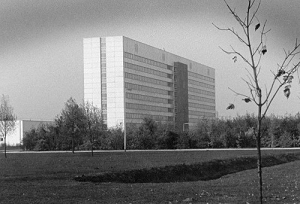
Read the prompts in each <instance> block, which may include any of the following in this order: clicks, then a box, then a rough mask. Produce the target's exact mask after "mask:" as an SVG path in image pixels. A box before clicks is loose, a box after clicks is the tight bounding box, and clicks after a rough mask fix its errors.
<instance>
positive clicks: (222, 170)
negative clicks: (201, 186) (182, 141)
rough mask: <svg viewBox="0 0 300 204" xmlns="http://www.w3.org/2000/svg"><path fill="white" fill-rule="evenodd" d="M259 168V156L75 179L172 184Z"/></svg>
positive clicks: (289, 157) (281, 158) (286, 157)
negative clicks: (257, 157)
mask: <svg viewBox="0 0 300 204" xmlns="http://www.w3.org/2000/svg"><path fill="white" fill-rule="evenodd" d="M296 160H300V154H281V155H266V156H263V158H262V165H263V167H269V166H274V165H279V164H283V163H287V162H292V161H296ZM256 167H257V159H256V157H238V158H232V159H226V160H212V161H208V162H202V163H196V164H188V165H187V164H180V165H174V166H165V167H155V168H151V169H136V170H128V171H123V172H111V173H103V174H98V175H88V176H85V175H82V176H77V177H75V180H76V181H81V182H88V181H89V182H121V183H169V182H185V181H199V180H212V179H217V178H220V177H222V176H224V175H227V174H232V173H236V172H239V171H244V170H248V169H254V168H256Z"/></svg>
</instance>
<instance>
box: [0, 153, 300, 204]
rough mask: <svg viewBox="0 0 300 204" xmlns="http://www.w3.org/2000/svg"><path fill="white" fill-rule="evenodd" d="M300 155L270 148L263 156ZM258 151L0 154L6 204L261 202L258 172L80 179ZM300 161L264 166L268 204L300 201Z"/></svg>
mask: <svg viewBox="0 0 300 204" xmlns="http://www.w3.org/2000/svg"><path fill="white" fill-rule="evenodd" d="M287 152H299V150H274V151H272V150H268V151H263V154H279V153H287ZM255 154H256V151H255V150H236V151H225V150H224V151H159V152H155V151H149V152H148V151H147V152H126V153H124V152H116V153H111V152H110V153H103V152H101V153H96V154H95V156H94V157H91V156H90V153H79V152H77V153H75V154H71V153H44V154H35V153H27V154H18V153H16V154H8V158H7V159H5V158H4V155H3V154H0V202H1V203H169V202H171V203H207V202H208V203H246V202H249V203H256V201H257V198H256V195H257V194H258V190H257V182H256V181H257V176H256V170H247V171H243V172H239V173H235V174H230V175H226V176H223V177H221V178H220V179H216V180H211V181H196V182H181V183H143V184H139V183H136V184H123V183H89V182H82V183H81V182H76V181H74V180H73V178H74V176H76V175H82V174H86V175H88V174H94V173H99V172H111V171H121V170H129V169H138V168H150V167H157V166H165V165H174V164H182V163H185V164H191V163H199V162H203V161H209V160H212V159H226V158H231V157H237V156H251V155H255ZM299 168H300V161H296V162H291V163H287V164H282V165H278V166H273V167H268V168H264V172H263V176H264V182H265V185H264V189H265V197H266V199H267V200H268V203H299V202H300V192H299V189H298V188H299V185H300V175H299V174H300V173H298V169H299Z"/></svg>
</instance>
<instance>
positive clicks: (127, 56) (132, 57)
mask: <svg viewBox="0 0 300 204" xmlns="http://www.w3.org/2000/svg"><path fill="white" fill-rule="evenodd" d="M124 57H125V58H128V59H133V60H135V61H139V62H143V63H146V64H150V65H153V66H156V67H161V68H164V69H168V66H167V65H166V64H164V63H161V62H157V61H154V60H151V59H147V58H144V57H140V56H138V55H133V54H130V53H128V52H124Z"/></svg>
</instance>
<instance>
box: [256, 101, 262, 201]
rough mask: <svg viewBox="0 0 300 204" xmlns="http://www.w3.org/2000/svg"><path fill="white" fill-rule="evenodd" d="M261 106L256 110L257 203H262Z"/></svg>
mask: <svg viewBox="0 0 300 204" xmlns="http://www.w3.org/2000/svg"><path fill="white" fill-rule="evenodd" d="M261 122H262V118H261V106H259V110H258V125H257V129H258V131H257V137H256V146H257V174H258V178H259V201H260V203H261V204H262V203H263V182H262V166H261V165H262V159H261Z"/></svg>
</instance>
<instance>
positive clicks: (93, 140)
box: [92, 135, 94, 157]
mask: <svg viewBox="0 0 300 204" xmlns="http://www.w3.org/2000/svg"><path fill="white" fill-rule="evenodd" d="M93 156H94V136H93V135H92V157H93Z"/></svg>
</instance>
